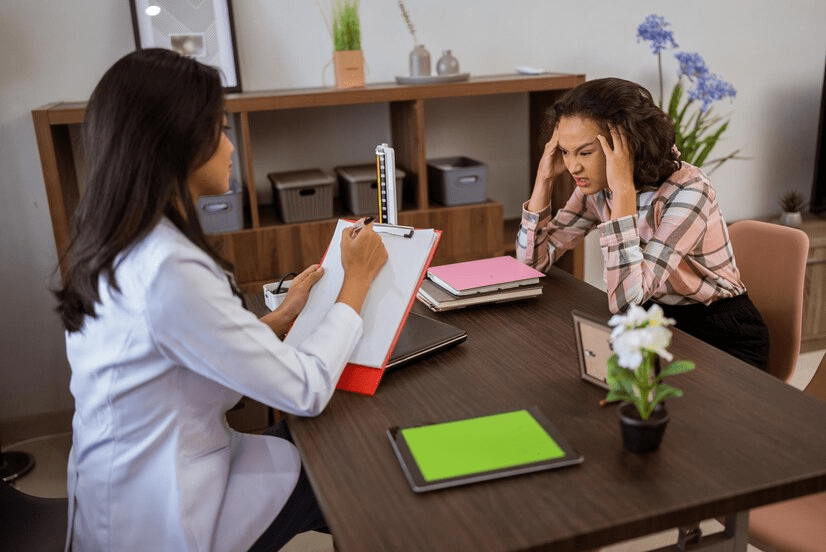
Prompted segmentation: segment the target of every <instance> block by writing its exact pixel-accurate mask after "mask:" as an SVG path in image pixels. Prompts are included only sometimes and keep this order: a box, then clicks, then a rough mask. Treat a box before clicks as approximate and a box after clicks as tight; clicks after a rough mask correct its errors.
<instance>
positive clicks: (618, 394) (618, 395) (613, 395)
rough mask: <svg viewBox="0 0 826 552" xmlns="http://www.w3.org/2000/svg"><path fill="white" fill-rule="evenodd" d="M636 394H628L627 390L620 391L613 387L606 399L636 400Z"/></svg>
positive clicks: (613, 400) (609, 400)
mask: <svg viewBox="0 0 826 552" xmlns="http://www.w3.org/2000/svg"><path fill="white" fill-rule="evenodd" d="M634 399H635V397H634V395H631V394H628V393H626V392H625V391H619V390H616V389H611V390H610V391H608V394H607V395H606V396H605V400H607V401H608V402H615V401H628V402H634Z"/></svg>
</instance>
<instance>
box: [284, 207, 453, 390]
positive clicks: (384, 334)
mask: <svg viewBox="0 0 826 552" xmlns="http://www.w3.org/2000/svg"><path fill="white" fill-rule="evenodd" d="M352 224H354V222H353V221H349V220H340V221H339V224H338V226H337V228H336V233H335V234H334V235H333V239H332V240H331V242H330V246H328V248H327V250H326V251H325V253H324V256H323V257H322V260H321V263H322V265H323V266H325V270H327V272H326V273H325V276H324V278H322V280H321V281H320V282H319V283H317V284H316V285H315V286H314V288H313V290H312V291H311V293H310V298H309V299H308V303H307V305H306V306H305V308H304V310H303V311H302V312H301V314H299V317H298V318H297V319H296V321H295V322H294V323H293V327H292V328H291V329H290V332H289V333H288V336H287V339H288V340H290V339H293V338H294V339H295V341H296V342H300V341H301V340H302V339H303V338H304V337H306V336H307V335H309V333H310V332H311V331H312V328H313V323H314V320H320V319H321V317H323V316H324V313H326V311H327V310H328V309H329V308H330V306H332V304H333V303H334V299H335V296H336V295H337V294H338V290H339V288H340V279H337V278H342V279H343V272H342V271H341V270H340V264H336V260H337V254H338V250H336V249H335V245H336V244H337V243H338V241H337V237H338V236H339V233H340V232H341V231H343V229H344V228H345V227H346V226H348V225H352ZM373 228H374V230H375V231H377V232H379V233H380V234H383V235H382V241H383V242H384V244H385V247H386V248H387V251H388V263H387V265H386V267H385V268H382V271H381V272H380V273H379V276H378V277H377V278H376V280H375V281H374V282H373V284H372V285H371V289H370V293H368V296H367V298H366V300H365V304H364V306H363V307H362V311H361V316H362V320H363V323H364V334H363V335H362V338H361V340H359V343H358V344H357V345H356V347H355V349H354V351H353V355H352V356H351V358H350V362H349V363H348V364H347V365H346V366H345V368H344V371H343V372H342V375H341V377H340V378H339V381H338V383H337V385H336V388H337V389H342V390H345V391H353V392H356V393H361V394H364V395H373V394H375V392H376V389H377V388H378V385H379V382H380V381H381V378H382V375H383V374H384V370H385V368H386V366H387V364H388V362H389V361H390V358H391V356H392V353H393V349H394V348H395V346H396V343H397V342H398V339H399V336H400V335H401V332H402V330H403V328H404V324H405V322H406V320H407V317H408V315H409V314H410V309H411V308H412V307H413V302H414V301H415V300H416V293H417V292H418V289H419V286H420V285H421V283H422V280H424V278H425V276H426V274H427V269H428V268H429V267H430V263H431V261H432V260H433V255H434V254H435V253H436V248H437V247H438V245H439V241H440V240H441V236H442V232H441V230H435V229H415V228H409V227H401V226H392V225H380V224H374V227H373ZM385 235H386V236H385ZM408 239H409V241H408ZM411 267H412V268H413V269H412V270H411ZM334 272H335V273H336V277H335V278H333V279H331V280H329V281H325V278H327V277H328V276H331V275H332V274H333V273H334ZM317 292H318V293H319V297H318V298H316V297H314V294H316V293H317Z"/></svg>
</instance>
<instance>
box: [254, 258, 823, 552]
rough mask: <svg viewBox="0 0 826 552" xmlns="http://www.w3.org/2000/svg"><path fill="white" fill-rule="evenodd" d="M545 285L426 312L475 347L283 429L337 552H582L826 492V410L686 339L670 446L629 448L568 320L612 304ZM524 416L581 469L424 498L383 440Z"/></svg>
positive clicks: (556, 277)
mask: <svg viewBox="0 0 826 552" xmlns="http://www.w3.org/2000/svg"><path fill="white" fill-rule="evenodd" d="M543 282H544V292H543V295H542V296H541V297H540V298H537V299H531V300H527V301H521V302H514V303H509V304H498V305H492V306H485V307H477V308H470V309H464V310H459V311H451V312H445V313H440V314H438V315H435V314H432V313H430V312H429V311H427V309H425V308H424V307H423V306H422V305H421V304H419V303H418V302H417V303H416V305H415V306H414V310H416V311H417V312H419V313H426V314H428V315H431V316H433V317H436V318H438V319H440V320H444V321H446V322H448V323H451V324H454V325H456V326H459V327H462V328H464V329H465V330H467V332H468V338H467V341H466V342H465V343H463V344H461V345H459V346H457V347H455V348H453V349H450V350H447V351H444V352H442V353H439V354H438V355H436V356H433V357H430V358H427V359H424V360H421V361H419V362H417V363H416V364H413V365H411V366H408V367H406V368H404V369H401V370H398V371H396V372H393V373H390V374H386V375H385V377H384V378H383V379H382V381H381V383H380V385H379V388H378V391H377V392H376V394H375V395H374V396H371V397H370V396H363V395H359V394H355V393H350V392H345V391H337V392H336V393H335V395H334V396H333V398H332V400H331V401H330V403H329V405H328V406H327V408H326V409H325V411H324V412H323V413H322V414H321V415H319V416H317V417H315V418H298V417H290V418H289V425H290V428H291V431H292V435H293V437H294V438H295V441H296V444H297V446H298V448H299V450H300V452H301V455H302V457H303V460H304V465H305V468H306V470H307V473H308V476H309V479H310V481H311V483H312V485H313V488H314V489H315V490H316V494H317V496H318V499H319V502H320V504H321V507H322V509H323V511H324V514H325V517H326V519H327V522H328V524H329V526H330V529H331V530H332V533H333V535H335V542H336V550H339V551H344V552H346V551H349V550H429V551H430V550H534V549H536V550H538V549H551V550H581V549H588V548H593V547H597V546H601V545H605V544H609V543H612V542H618V541H621V540H626V539H629V538H634V537H638V536H642V535H646V534H650V533H654V532H657V531H662V530H667V529H670V528H673V527H677V526H680V525H685V524H689V523H691V522H694V521H699V520H704V519H709V518H712V517H716V516H721V515H725V514H733V513H735V512H738V511H743V510H748V509H750V508H753V507H757V506H761V505H764V504H768V503H771V502H776V501H780V500H783V499H787V498H793V497H796V496H800V495H803V494H808V493H813V492H818V491H822V490H826V440H824V439H821V438H819V437H818V436H819V435H821V434H822V430H823V427H826V403H824V402H821V401H818V400H816V399H814V398H812V397H810V396H808V395H805V394H803V393H802V392H800V391H798V390H796V389H794V388H793V387H791V386H789V385H787V384H785V383H783V382H781V381H779V380H777V379H775V378H774V377H772V376H769V375H767V374H764V373H762V372H760V371H759V370H757V369H756V368H753V367H751V366H749V365H747V364H745V363H743V362H741V361H739V360H737V359H735V358H733V357H731V356H729V355H727V354H726V353H723V352H721V351H719V350H717V349H715V348H713V347H711V346H710V345H707V344H705V343H703V342H701V341H699V340H697V339H694V338H693V337H690V336H688V335H686V334H683V333H682V332H679V331H676V332H675V333H674V338H673V340H672V344H671V347H669V351H670V352H671V353H672V354H674V357H675V358H677V359H681V358H685V359H691V360H694V361H695V362H696V365H697V369H696V370H694V371H693V372H690V373H688V374H682V375H678V376H675V377H673V378H671V381H670V383H671V384H672V385H674V386H675V387H678V388H680V389H682V390H683V391H684V392H685V395H684V396H683V397H681V398H679V399H673V400H671V401H669V402H668V410H669V413H670V416H671V420H670V422H669V425H668V428H667V429H666V432H665V437H664V440H663V444H662V446H661V447H660V449H659V450H658V451H657V452H655V453H651V454H648V455H636V454H632V453H628V452H625V451H624V450H623V448H622V443H621V440H620V432H619V422H618V420H617V414H616V406H615V405H609V406H606V407H601V406H599V401H600V399H601V398H603V397H604V395H605V391H604V390H602V389H600V388H598V387H596V386H594V385H592V384H590V383H587V382H585V381H583V380H581V379H580V377H579V369H578V364H577V357H576V348H575V344H574V330H573V322H572V319H571V311H572V310H573V309H577V310H580V311H583V312H586V313H588V314H591V315H595V316H597V317H599V318H601V319H604V320H607V319H608V318H609V316H610V313H609V311H608V308H607V301H606V298H605V293H604V292H602V291H600V290H598V289H596V288H594V287H592V286H590V285H588V284H586V283H584V282H581V281H579V280H576V279H574V278H573V277H571V276H570V275H568V274H567V273H565V272H562V271H561V270H558V269H555V268H554V269H552V270H551V272H550V273H549V275H548V276H546V277H545V278H543ZM262 307H263V300H261V301H259V302H258V304H257V305H253V306H252V307H251V308H252V309H253V310H256V309H257V310H258V311H260V310H261V308H262ZM264 308H265V307H264ZM529 405H536V406H537V407H538V408H539V409H540V410H541V411H542V412H543V413H544V414H545V415H546V416H547V417H548V418H549V419H550V421H551V422H552V423H553V424H554V425H555V426H556V427H557V428H558V429H559V430H560V432H561V433H562V434H564V435H565V436H566V437H567V438H568V439H569V440H570V441H571V442H572V444H573V446H574V447H576V448H577V449H578V450H579V452H580V453H582V455H583V456H584V458H585V461H584V462H583V463H582V464H580V465H578V466H573V467H567V468H561V469H558V470H552V471H545V472H538V473H533V474H527V475H520V476H515V477H510V478H505V479H499V480H494V481H489V482H484V483H476V484H472V485H467V486H463V487H454V488H450V489H443V490H438V491H432V492H427V493H414V492H413V491H412V490H411V489H410V487H409V485H408V483H407V481H406V479H405V477H404V474H403V473H402V470H401V467H400V465H399V462H398V461H397V459H396V457H395V456H394V453H393V450H392V448H391V446H390V443H389V441H388V438H387V436H386V430H387V428H389V427H392V426H398V425H410V424H416V423H422V422H431V421H440V420H448V419H456V418H461V417H470V416H475V415H480V414H487V413H492V412H498V411H506V410H512V409H517V408H521V407H525V406H529Z"/></svg>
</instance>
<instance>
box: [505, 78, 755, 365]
mask: <svg viewBox="0 0 826 552" xmlns="http://www.w3.org/2000/svg"><path fill="white" fill-rule="evenodd" d="M546 123H547V125H548V128H549V129H553V134H552V136H551V138H550V140H549V141H548V142H547V144H546V146H545V151H544V153H543V155H542V159H541V160H540V162H539V168H538V171H537V175H536V182H535V184H534V188H533V193H532V194H531V198H530V200H529V201H527V202H526V203H525V204H524V205H523V211H522V223H521V225H520V227H519V233H518V235H517V239H516V256H517V258H518V259H520V260H521V261H523V262H525V263H526V264H529V265H531V266H533V267H535V268H537V269H539V270H545V271H547V269H548V268H549V267H550V265H551V264H552V263H553V262H554V261H556V260H557V259H558V258H559V257H560V256H561V255H562V254H563V253H564V252H565V251H567V250H569V249H572V248H573V247H575V246H576V245H577V244H578V243H579V242H580V240H582V239H583V237H584V236H585V234H587V233H588V232H590V231H591V230H592V229H594V228H596V229H598V230H599V243H600V248H601V249H602V254H603V258H604V260H605V281H606V284H607V292H608V305H609V307H610V309H611V311H612V312H615V313H616V312H622V311H624V310H625V309H626V308H627V307H628V305H632V304H633V305H643V306H645V307H648V306H650V304H651V303H658V304H660V305H661V306H662V307H663V310H664V311H665V314H666V316H669V317H671V318H674V319H675V320H676V321H677V327H678V328H680V329H682V330H683V331H685V332H687V333H690V334H692V335H694V336H696V337H698V338H700V339H702V340H703V341H706V342H708V343H710V344H712V345H714V346H716V347H718V348H720V349H723V350H724V351H727V352H729V353H730V354H732V355H734V356H736V357H738V358H741V359H742V360H744V361H746V362H748V363H750V364H753V365H755V366H757V367H758V368H760V369H762V370H766V363H767V360H768V350H769V341H768V340H769V337H768V329H767V328H766V325H765V323H764V322H763V319H762V317H761V316H760V313H759V312H758V311H757V309H756V308H755V306H754V304H753V303H752V302H751V300H750V299H749V297H748V295H747V294H746V287H745V286H744V285H743V282H742V280H741V279H740V273H739V271H738V270H737V266H736V264H735V261H734V253H733V251H732V249H731V244H730V243H729V238H728V229H727V227H726V223H725V221H724V220H723V216H722V214H721V213H720V208H719V206H718V204H717V194H716V192H715V190H714V188H713V187H712V185H711V182H710V181H709V179H708V177H707V176H706V175H705V174H704V173H703V172H702V171H700V170H699V169H698V168H696V167H694V166H692V165H689V164H688V163H684V162H681V161H679V159H678V158H679V151H677V148H676V147H675V145H674V138H675V134H674V126H673V123H672V122H671V120H670V119H669V118H668V116H667V115H666V114H665V113H664V112H663V111H662V110H661V109H660V108H658V107H657V106H656V104H655V103H654V100H653V98H652V97H651V94H650V93H649V92H648V91H647V90H646V89H645V88H643V87H641V86H639V85H638V84H635V83H632V82H629V81H625V80H621V79H613V78H611V79H598V80H593V81H588V82H585V83H583V84H581V85H579V86H577V87H576V88H574V89H573V90H571V91H569V92H568V93H567V94H565V96H564V97H562V99H560V100H559V101H558V102H557V103H556V104H555V105H554V107H553V109H551V110H549V112H548V117H547V120H546ZM565 180H568V181H570V180H573V182H574V183H575V184H576V187H575V189H574V193H573V194H572V195H571V197H570V199H569V200H568V203H567V204H566V205H565V207H564V208H562V209H560V210H559V211H558V212H557V213H556V216H554V217H553V218H552V217H551V209H550V201H551V190H552V189H553V186H554V184H555V183H558V182H563V181H565Z"/></svg>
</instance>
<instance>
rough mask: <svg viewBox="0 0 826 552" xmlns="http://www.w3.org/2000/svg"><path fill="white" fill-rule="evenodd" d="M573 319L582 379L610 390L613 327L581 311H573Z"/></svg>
mask: <svg viewBox="0 0 826 552" xmlns="http://www.w3.org/2000/svg"><path fill="white" fill-rule="evenodd" d="M571 317H572V318H573V319H574V338H575V343H576V353H577V359H578V360H579V375H580V377H581V378H582V379H584V380H585V381H587V382H590V383H593V384H594V385H596V386H598V387H602V388H603V389H606V390H607V389H609V386H608V359H609V358H611V355H613V354H614V351H613V349H612V348H611V327H610V326H608V324H606V323H605V321H603V320H600V319H599V318H597V317H596V316H593V315H590V314H586V313H584V312H581V311H577V310H574V311H571Z"/></svg>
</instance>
